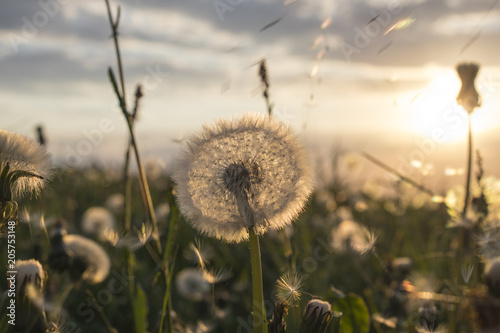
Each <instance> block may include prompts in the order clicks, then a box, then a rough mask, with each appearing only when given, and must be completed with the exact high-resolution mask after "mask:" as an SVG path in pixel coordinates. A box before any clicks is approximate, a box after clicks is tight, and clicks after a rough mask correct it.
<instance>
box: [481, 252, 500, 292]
mask: <svg viewBox="0 0 500 333" xmlns="http://www.w3.org/2000/svg"><path fill="white" fill-rule="evenodd" d="M484 279H485V280H486V285H487V286H488V291H489V293H490V295H492V296H494V297H497V298H500V257H497V258H495V259H493V260H491V261H490V262H488V264H487V265H486V269H485V271H484Z"/></svg>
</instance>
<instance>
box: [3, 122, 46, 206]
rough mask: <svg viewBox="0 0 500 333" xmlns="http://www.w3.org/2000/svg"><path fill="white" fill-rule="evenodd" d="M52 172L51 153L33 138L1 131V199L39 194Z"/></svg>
mask: <svg viewBox="0 0 500 333" xmlns="http://www.w3.org/2000/svg"><path fill="white" fill-rule="evenodd" d="M50 175H51V165H50V154H49V153H47V151H46V150H45V148H44V147H43V146H41V145H40V144H38V143H36V142H35V141H33V140H31V139H29V138H27V137H24V136H22V135H19V134H16V133H11V132H7V131H4V130H0V189H1V191H0V202H3V201H11V200H12V196H13V195H14V196H22V195H25V194H27V193H33V194H35V195H38V194H39V193H40V191H41V189H42V188H43V187H44V185H45V182H46V180H47V179H48V178H49V177H50Z"/></svg>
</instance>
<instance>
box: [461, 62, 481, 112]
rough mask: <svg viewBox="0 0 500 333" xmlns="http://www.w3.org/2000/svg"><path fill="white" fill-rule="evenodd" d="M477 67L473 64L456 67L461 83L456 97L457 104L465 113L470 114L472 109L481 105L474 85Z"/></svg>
mask: <svg viewBox="0 0 500 333" xmlns="http://www.w3.org/2000/svg"><path fill="white" fill-rule="evenodd" d="M478 71H479V65H477V64H473V63H469V64H467V63H462V64H459V65H458V66H457V72H458V76H459V77H460V80H461V81H462V87H461V88H460V92H459V93H458V96H457V103H458V105H461V106H462V107H463V108H464V109H465V110H466V111H467V113H469V114H471V113H472V112H473V111H474V109H475V108H476V107H478V106H480V105H481V98H480V96H479V94H478V92H477V90H476V87H475V85H474V80H475V79H476V75H477V72H478Z"/></svg>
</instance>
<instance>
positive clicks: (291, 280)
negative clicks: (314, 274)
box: [276, 272, 302, 303]
mask: <svg viewBox="0 0 500 333" xmlns="http://www.w3.org/2000/svg"><path fill="white" fill-rule="evenodd" d="M301 288H302V277H301V276H300V275H299V274H298V273H293V272H290V273H287V274H285V275H283V276H282V277H280V279H279V280H278V281H276V295H277V296H278V298H279V299H283V300H285V301H287V302H289V303H293V302H295V301H298V300H299V299H300V296H301V295H302V292H301Z"/></svg>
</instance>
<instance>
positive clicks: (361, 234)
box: [332, 220, 378, 255]
mask: <svg viewBox="0 0 500 333" xmlns="http://www.w3.org/2000/svg"><path fill="white" fill-rule="evenodd" d="M377 238H378V236H377V234H376V233H375V232H373V231H370V230H368V228H367V227H365V226H364V225H361V224H358V223H356V222H354V221H351V220H345V221H342V222H341V223H340V224H339V225H338V226H337V227H336V228H335V229H333V230H332V247H333V248H334V249H335V250H336V251H338V252H341V253H345V252H349V251H353V252H355V253H358V254H360V255H364V254H366V253H368V252H370V251H372V250H373V249H374V248H375V243H376V242H377Z"/></svg>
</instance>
